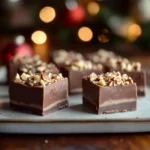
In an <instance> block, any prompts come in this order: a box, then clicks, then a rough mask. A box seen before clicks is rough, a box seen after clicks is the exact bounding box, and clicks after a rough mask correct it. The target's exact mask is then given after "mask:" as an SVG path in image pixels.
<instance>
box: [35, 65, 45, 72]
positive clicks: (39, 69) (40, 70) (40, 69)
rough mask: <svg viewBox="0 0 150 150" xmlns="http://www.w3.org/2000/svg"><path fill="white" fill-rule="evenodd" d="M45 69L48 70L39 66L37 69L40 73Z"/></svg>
mask: <svg viewBox="0 0 150 150" xmlns="http://www.w3.org/2000/svg"><path fill="white" fill-rule="evenodd" d="M45 69H46V67H45V66H39V67H37V71H39V72H43V71H44V70H45Z"/></svg>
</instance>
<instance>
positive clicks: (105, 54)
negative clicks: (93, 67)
mask: <svg viewBox="0 0 150 150" xmlns="http://www.w3.org/2000/svg"><path fill="white" fill-rule="evenodd" d="M115 57H117V56H116V55H115V54H114V53H113V52H112V51H107V50H105V49H99V50H98V51H97V52H95V53H94V55H93V56H92V61H93V62H94V63H98V62H101V63H105V62H107V59H109V58H115Z"/></svg>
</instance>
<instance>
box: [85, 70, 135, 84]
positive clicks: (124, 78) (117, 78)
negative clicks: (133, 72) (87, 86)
mask: <svg viewBox="0 0 150 150" xmlns="http://www.w3.org/2000/svg"><path fill="white" fill-rule="evenodd" d="M87 79H88V80H90V81H91V82H93V83H94V84H96V85H98V86H99V85H100V86H119V85H128V84H132V83H134V82H133V80H132V78H131V77H129V76H128V75H127V74H123V75H121V73H120V72H119V71H118V72H107V73H105V74H101V75H96V74H95V73H92V74H90V75H89V76H88V77H87Z"/></svg>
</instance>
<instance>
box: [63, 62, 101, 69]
mask: <svg viewBox="0 0 150 150" xmlns="http://www.w3.org/2000/svg"><path fill="white" fill-rule="evenodd" d="M65 67H66V68H69V69H71V70H90V69H98V70H102V69H103V66H102V64H97V65H95V64H93V63H92V62H91V61H87V60H78V61H73V62H68V61H67V63H65Z"/></svg>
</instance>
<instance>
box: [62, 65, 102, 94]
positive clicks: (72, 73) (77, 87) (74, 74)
mask: <svg viewBox="0 0 150 150" xmlns="http://www.w3.org/2000/svg"><path fill="white" fill-rule="evenodd" d="M92 72H96V73H99V74H100V73H102V71H101V70H99V71H98V70H93V69H92V70H68V69H65V68H64V69H62V74H63V76H65V77H67V78H68V81H69V92H70V93H77V92H82V78H83V77H84V76H87V75H89V74H91V73H92Z"/></svg>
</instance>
